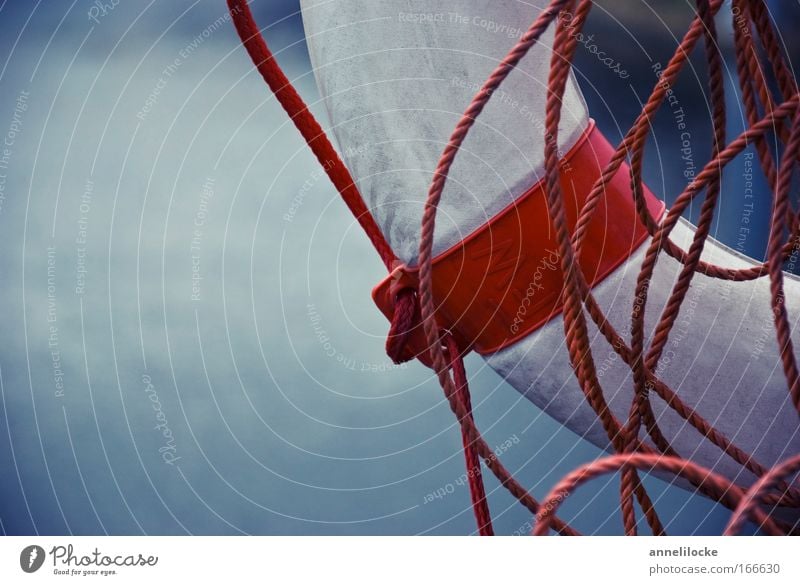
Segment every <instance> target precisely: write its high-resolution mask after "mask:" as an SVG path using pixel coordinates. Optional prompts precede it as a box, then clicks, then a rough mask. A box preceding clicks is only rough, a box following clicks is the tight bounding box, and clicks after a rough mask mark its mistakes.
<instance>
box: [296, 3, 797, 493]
mask: <svg viewBox="0 0 800 585" xmlns="http://www.w3.org/2000/svg"><path fill="white" fill-rule="evenodd" d="M301 4H302V14H303V22H304V26H305V30H306V37H307V41H308V46H309V51H310V54H311V60H312V64H313V67H314V73H315V76H316V80H317V84H318V87H319V91H320V93H321V95H322V97H323V99H324V102H325V105H326V107H327V110H328V114H329V117H330V122H331V129H332V133H333V135H334V136H335V138H336V140H337V141H338V146H339V150H340V152H341V153H342V155H343V158H344V161H345V163H346V165H347V167H348V168H349V169H350V172H351V174H352V175H353V177H354V179H355V181H356V183H357V185H358V187H359V190H360V192H361V194H362V196H363V197H364V199H365V201H366V203H367V205H368V206H369V208H370V210H371V211H372V213H373V215H374V217H375V219H376V221H377V223H378V225H379V226H380V228H381V230H382V232H383V234H384V235H385V237H386V239H387V240H388V242H389V243H390V245H391V247H392V248H393V250H394V251H395V253H396V254H397V255H398V256H399V257H400V258H401V259H402V260H403V261H404V262H405V263H406V264H407V265H408V266H413V265H414V264H415V263H416V260H417V252H418V246H419V229H420V221H421V217H422V210H423V203H424V201H425V196H426V194H427V191H428V187H429V184H430V181H431V177H432V173H433V171H434V169H435V167H436V164H437V161H438V160H439V157H440V155H441V153H442V150H443V148H444V146H445V145H446V143H447V139H448V137H449V136H450V133H451V131H452V129H453V127H454V126H455V124H456V123H457V122H458V120H459V118H460V116H461V115H462V113H463V111H464V108H465V107H466V105H467V104H468V103H469V102H470V100H471V98H472V97H473V96H474V94H475V93H476V91H477V90H478V89H479V88H480V86H481V85H482V84H483V82H484V80H485V79H486V78H487V76H488V75H489V74H490V73H491V71H492V70H493V69H494V67H496V65H497V64H498V62H499V61H500V60H501V59H502V58H503V57H504V56H505V55H506V53H507V51H508V50H509V48H510V47H511V46H512V45H513V43H514V42H515V40H516V39H517V38H518V37H519V36H520V35H521V34H522V33H523V32H524V31H525V29H526V28H527V27H528V25H529V24H530V22H532V20H533V19H534V18H535V16H536V13H537V11H538V9H537V8H534V7H532V6H531V5H530V4H528V3H525V2H517V1H502V2H474V1H473V0H447V1H443V0H442V1H434V2H430V1H426V2H404V3H397V2H392V1H390V0H347V1H331V2H318V0H302V2H301ZM552 41H553V26H551V28H550V29H549V30H548V32H547V33H546V34H545V35H543V37H542V38H541V39H540V41H539V42H538V43H537V45H536V46H534V47H533V49H532V50H531V51H530V52H529V53H528V54H527V55H526V56H525V57H524V58H523V59H522V61H521V62H520V64H519V66H518V67H517V68H516V69H515V70H514V71H513V72H512V73H511V74H510V75H509V76H508V78H507V79H506V80H505V82H504V83H503V84H502V86H501V87H500V89H499V90H498V91H496V92H495V94H494V95H493V96H492V99H491V100H490V101H489V103H488V105H487V106H486V108H485V110H484V111H483V113H482V114H481V116H480V119H479V120H478V121H477V123H476V124H475V126H474V127H473V128H472V130H471V132H470V134H469V135H468V136H467V139H466V141H465V142H464V144H463V147H462V151H461V152H459V154H458V156H457V157H456V160H455V163H454V165H453V167H452V169H451V171H450V173H449V178H448V182H447V184H446V187H445V190H444V193H443V196H442V199H441V203H440V205H439V207H438V216H437V224H436V232H435V240H434V254H435V255H438V254H442V253H444V252H446V251H447V250H449V249H451V248H452V247H453V246H455V245H457V244H458V243H459V242H460V241H463V240H464V239H465V238H468V237H469V236H470V235H471V234H473V233H474V232H475V231H476V230H478V229H479V228H480V227H481V226H483V225H484V224H486V223H487V222H488V221H490V220H491V218H493V217H494V216H496V215H497V214H499V213H501V212H502V211H503V210H504V209H507V208H508V206H509V205H510V204H512V203H513V202H514V201H515V200H517V199H518V198H520V197H522V196H524V195H525V194H526V193H527V192H528V191H529V189H530V188H531V187H532V186H534V185H536V184H537V183H538V182H539V181H540V180H541V179H542V177H543V176H544V149H543V145H542V141H543V139H544V129H545V126H544V112H545V98H544V95H545V88H546V83H547V75H548V71H549V65H550V44H551V43H552ZM591 124H592V123H591V121H590V118H589V114H588V112H587V108H586V105H585V102H584V100H583V97H582V95H581V93H580V90H579V88H578V86H577V84H576V83H575V80H574V79H573V78H570V79H569V80H568V83H567V90H566V93H565V98H564V101H563V109H562V117H561V124H560V128H559V133H558V136H559V147H560V152H561V153H563V155H564V157H565V158H567V157H568V155H569V153H570V152H571V150H572V149H573V147H575V145H576V144H578V143H579V142H580V140H581V137H582V136H585V135H586V133H587V132H590V131H591V130H592V128H591ZM693 234H694V228H693V226H692V225H691V224H689V223H688V222H686V221H681V222H680V223H679V224H678V225H677V227H676V228H675V229H674V230H673V232H672V233H671V238H672V240H673V241H674V242H675V243H676V244H679V245H681V246H682V247H684V249H685V248H686V247H688V244H689V242H690V241H691V238H692V236H693ZM648 241H649V239H647V240H645V241H643V242H641V243H639V242H637V245H636V246H634V247H633V249H631V250H630V251H629V257H628V258H627V259H626V260H625V261H624V262H623V263H622V264H621V265H619V266H617V267H616V268H615V270H613V271H612V272H610V274H607V275H604V277H603V278H602V279H600V280H599V281H598V282H597V283H596V284H595V285H594V287H593V293H594V295H595V297H596V299H597V300H598V302H599V303H600V305H601V307H602V308H603V310H604V311H605V313H606V315H607V316H608V317H609V319H610V321H611V323H612V324H613V325H614V326H615V327H616V328H617V329H618V330H619V331H625V330H626V329H627V328H628V327H629V324H630V315H631V307H632V302H633V297H634V288H635V285H636V277H637V274H638V272H639V269H640V266H641V261H642V257H643V255H644V253H645V250H646V247H647V242H648ZM595 243H596V244H598V245H602V242H595ZM703 259H704V260H707V261H709V262H712V263H715V264H720V265H724V266H727V267H730V268H744V267H749V266H752V265H754V264H755V263H754V261H753V260H751V259H749V258H747V257H744V256H742V255H740V254H738V253H736V252H734V251H732V250H731V249H729V248H727V247H726V246H724V245H722V244H720V243H718V242H716V241H713V240H711V239H709V240H708V242H707V244H706V246H705V251H704V255H703ZM552 264H553V263H552V262H549V261H548V260H547V259H546V258H542V267H541V270H542V271H547V270H550V269H551V265H552ZM680 266H681V265H680V264H679V263H678V262H677V261H675V260H673V259H672V258H671V257H662V258H661V259H660V260H659V262H658V264H657V267H656V270H655V273H654V274H653V278H652V280H651V282H650V285H649V297H648V306H647V320H646V330H647V331H652V328H653V325H654V323H655V320H656V319H657V317H658V316H659V315H660V313H661V310H662V309H663V307H664V305H665V303H666V301H667V298H668V297H669V294H670V292H671V289H672V285H673V284H674V282H675V279H676V277H677V275H678V273H679V270H680ZM784 286H785V300H786V305H787V308H788V310H789V315H790V319H791V324H792V327H793V340H794V343H795V344H796V345H795V347H798V346H800V333H798V325H800V322H798V317H797V316H798V315H800V280H798V279H797V278H796V277H794V276H792V275H789V274H787V275H786V276H785V283H784ZM768 299H769V281H768V280H767V279H763V278H762V279H757V280H751V281H747V282H738V283H732V282H729V281H721V280H717V279H713V278H710V277H706V276H704V275H702V274H697V275H696V276H695V277H694V279H693V281H692V285H691V289H690V290H689V292H688V294H687V297H686V300H685V302H684V304H683V307H682V309H681V312H680V315H679V318H678V321H677V323H676V326H675V329H674V330H673V334H672V335H671V337H670V340H669V343H668V345H667V347H666V348H665V351H664V354H663V357H662V360H661V362H660V365H659V370H658V372H657V374H658V376H659V377H661V378H662V379H663V380H664V381H665V382H667V383H668V384H669V385H670V386H671V387H672V388H674V389H676V391H677V392H678V393H679V395H680V396H681V398H682V399H683V400H684V402H686V403H688V404H691V405H692V406H693V408H694V409H695V410H696V411H697V412H698V413H699V414H701V415H702V416H703V417H704V418H706V419H707V420H708V421H709V422H710V423H711V424H713V425H714V426H715V427H716V428H717V429H719V430H720V431H721V432H722V433H724V434H725V435H726V436H727V437H728V438H729V439H730V440H731V441H733V442H735V443H736V444H737V445H739V446H740V447H741V448H742V449H743V450H744V451H746V452H748V453H751V454H752V455H753V456H754V458H755V459H756V460H758V461H759V462H760V463H762V464H763V465H765V466H767V467H770V466H773V465H775V464H776V463H778V462H780V461H781V460H783V459H785V458H786V457H788V456H789V455H792V454H795V453H798V452H800V424H799V420H798V416H797V412H796V411H795V408H794V407H793V405H792V402H791V400H790V397H789V393H788V391H787V388H786V380H785V377H784V374H783V371H782V369H781V364H780V359H779V350H778V347H777V341H776V336H775V330H774V322H773V314H772V311H771V309H770V306H769V304H768V302H767V300H768ZM589 326H590V331H589V333H590V338H591V340H592V346H591V349H592V353H593V355H594V357H595V362H596V364H597V369H598V375H599V376H600V381H601V383H602V386H603V389H604V392H605V395H606V399H607V401H608V404H609V406H610V408H611V410H612V411H613V412H614V414H615V415H616V416H617V417H618V418H619V419H620V420H625V419H626V418H627V415H628V410H629V408H630V404H631V398H632V392H633V383H632V382H631V379H630V368H629V367H627V366H626V365H624V364H622V363H621V361H620V359H619V358H618V356H617V354H616V353H615V351H614V350H613V348H611V347H610V346H609V345H608V343H607V341H606V340H605V338H604V337H603V336H602V335H601V334H599V333H598V331H597V329H596V328H595V327H594V324H593V323H591V321H590V323H589ZM484 357H485V359H486V361H487V362H488V364H489V365H490V366H491V367H492V368H493V369H495V370H496V371H497V372H498V373H499V374H500V375H502V376H503V377H504V378H505V379H506V380H507V381H508V382H509V383H510V384H511V385H512V386H513V387H514V388H516V389H517V390H518V391H519V392H521V393H523V394H524V395H525V396H526V397H527V398H529V399H530V400H531V401H532V402H533V403H534V404H536V405H537V406H538V407H539V408H541V409H542V410H543V411H544V412H545V413H547V414H548V415H550V416H551V417H553V418H554V419H556V420H557V421H559V422H560V423H562V424H563V425H565V426H567V427H568V428H570V429H571V430H573V431H574V432H575V433H577V434H578V435H580V436H581V437H584V438H586V439H588V440H589V441H591V442H592V443H594V444H595V445H598V446H600V447H601V448H604V449H605V448H609V440H608V437H607V435H606V433H605V432H604V430H603V428H602V427H601V425H600V423H599V421H598V419H597V416H596V415H595V412H594V411H593V410H592V409H591V408H590V406H589V404H588V403H587V402H586V399H585V397H584V395H583V393H582V391H581V390H580V388H579V386H578V384H577V383H576V380H575V375H574V373H573V369H572V367H571V365H570V361H569V357H568V354H567V350H566V347H565V342H564V328H563V322H562V319H561V317H560V316H555V317H553V318H552V319H550V320H549V321H548V322H547V323H545V324H544V325H542V326H541V327H539V328H538V329H537V330H536V331H535V332H533V333H531V334H529V335H527V336H525V337H524V338H522V339H519V340H517V341H515V342H514V343H513V344H511V345H508V346H506V347H504V348H503V349H501V350H500V351H496V352H491V353H485V354H484ZM652 405H653V409H654V412H655V415H656V417H657V420H658V424H659V426H660V428H661V430H662V431H663V434H664V436H665V438H666V439H667V440H668V441H669V443H670V444H671V445H672V446H673V447H674V448H675V450H676V451H677V452H678V453H680V454H681V455H683V456H684V457H687V458H690V459H692V460H693V461H695V462H697V463H699V464H701V465H703V466H705V467H707V468H709V469H711V470H714V471H716V472H718V473H719V474H721V475H724V476H725V477H727V478H729V479H731V480H733V481H735V482H736V483H738V484H740V485H745V486H747V485H751V484H752V483H753V482H754V481H755V480H756V476H755V475H754V474H753V473H751V472H750V471H749V470H747V469H744V468H743V467H742V466H741V465H740V464H739V463H737V462H735V461H734V460H732V459H731V458H730V457H728V456H726V455H725V454H724V453H723V452H722V451H721V450H720V449H719V448H718V447H717V446H715V445H713V444H712V443H710V442H709V441H708V440H707V439H706V438H705V437H703V436H702V435H701V434H700V433H699V432H698V431H697V430H695V429H694V428H693V427H692V426H690V425H689V424H687V423H686V421H685V420H683V419H682V418H681V417H680V416H678V415H677V414H676V413H675V412H674V411H673V410H671V409H670V408H669V407H668V406H667V405H666V404H665V403H664V402H663V401H662V400H661V399H659V398H658V397H653V398H652Z"/></svg>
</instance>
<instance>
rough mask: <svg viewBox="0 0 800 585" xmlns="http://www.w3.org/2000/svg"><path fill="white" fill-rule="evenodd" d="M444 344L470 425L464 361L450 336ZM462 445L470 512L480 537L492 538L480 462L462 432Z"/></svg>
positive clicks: (473, 448) (445, 336)
mask: <svg viewBox="0 0 800 585" xmlns="http://www.w3.org/2000/svg"><path fill="white" fill-rule="evenodd" d="M444 343H445V347H446V348H447V357H448V358H449V360H450V369H451V370H452V371H453V380H454V382H455V385H456V398H457V399H458V401H459V402H460V403H461V407H462V408H463V410H464V412H465V413H466V415H465V416H467V417H469V419H470V421H471V422H472V424H475V421H474V419H473V418H472V400H471V399H470V395H469V385H468V383H467V373H466V371H465V370H464V360H463V359H462V355H461V351H460V350H459V349H458V344H457V343H456V341H455V339H453V336H452V335H444ZM461 438H462V442H463V444H464V459H465V460H466V464H467V480H468V482H469V492H470V495H471V497H472V511H473V512H474V513H475V520H476V521H477V523H478V533H479V534H480V535H481V536H493V535H494V531H493V529H492V515H491V513H490V512H489V503H488V502H487V501H486V491H485V490H484V487H483V476H482V474H481V460H480V459H479V458H478V451H477V449H476V448H475V445H474V444H473V443H472V441H471V440H470V438H469V435H468V434H467V433H465V432H464V431H463V430H462V432H461Z"/></svg>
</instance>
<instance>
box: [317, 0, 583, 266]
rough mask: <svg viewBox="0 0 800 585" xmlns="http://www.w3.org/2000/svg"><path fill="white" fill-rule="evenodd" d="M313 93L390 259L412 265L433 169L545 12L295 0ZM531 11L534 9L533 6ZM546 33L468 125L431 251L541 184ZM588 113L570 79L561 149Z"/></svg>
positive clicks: (457, 2) (457, 4) (454, 3)
mask: <svg viewBox="0 0 800 585" xmlns="http://www.w3.org/2000/svg"><path fill="white" fill-rule="evenodd" d="M301 4H302V7H303V23H304V25H305V29H306V37H307V42H308V46H309V51H310V53H311V62H312V65H313V66H314V73H315V75H316V79H317V84H318V85H319V89H320V93H321V94H322V96H323V97H324V98H325V105H326V107H327V109H328V113H329V115H330V120H331V122H332V124H333V134H334V136H335V137H336V139H337V141H338V146H339V151H340V152H341V153H342V155H343V157H344V160H345V162H346V163H347V166H348V167H349V168H350V171H351V173H352V174H353V176H354V179H355V180H356V182H357V183H358V187H359V189H360V190H361V193H362V195H363V196H364V199H365V201H366V202H367V204H368V205H369V206H370V208H371V209H372V211H373V213H374V214H375V218H376V220H377V221H378V223H379V224H380V226H381V227H382V229H383V231H384V233H385V234H386V236H387V238H388V240H389V243H390V244H391V245H392V247H393V248H394V250H395V252H396V253H397V255H398V256H399V257H401V258H402V259H403V260H404V261H406V262H409V263H413V262H414V261H415V260H416V256H417V233H418V232H419V225H420V220H421V216H422V207H423V202H424V200H425V195H426V194H427V192H428V187H429V186H430V182H431V177H432V173H433V170H434V169H435V167H436V162H437V161H438V160H439V157H440V155H441V153H442V150H443V149H444V147H445V144H446V142H447V139H448V138H449V136H450V134H451V132H452V131H453V128H454V127H455V125H456V123H457V122H458V120H459V118H460V117H461V114H462V113H463V111H464V109H465V108H466V107H467V105H468V104H469V102H470V100H471V99H472V97H473V96H474V95H475V93H476V92H477V90H478V89H479V88H480V85H481V84H483V82H484V81H485V80H486V77H487V76H488V75H489V74H490V73H491V71H492V70H493V69H494V68H495V67H496V66H497V65H498V63H499V62H500V61H501V60H502V59H503V57H505V55H506V53H507V52H508V51H509V49H510V48H511V47H512V46H513V45H514V43H515V41H516V40H517V38H518V37H519V36H520V35H521V34H522V33H523V32H524V30H525V29H526V28H527V27H528V26H529V25H530V23H531V22H533V20H534V18H535V17H536V15H537V14H538V13H539V12H540V10H541V6H543V3H542V2H540V1H538V0H537V1H536V2H533V3H525V2H518V1H516V0H515V1H511V2H508V1H506V2H496V1H492V2H475V1H474V0H436V1H410V2H394V1H382V0H378V1H376V0H347V1H342V0H334V1H320V0H303V1H302V2H301ZM537 6H538V7H537ZM552 32H553V31H552V28H551V29H550V30H549V31H548V33H549V34H546V35H544V38H543V39H542V46H537V47H534V48H533V49H532V50H531V52H530V53H529V54H528V55H527V56H526V57H525V59H523V61H522V62H521V63H520V67H519V68H518V69H517V70H515V71H514V72H513V73H512V74H511V75H509V77H508V78H507V79H506V81H505V82H504V84H503V85H502V87H501V88H500V90H498V91H497V92H496V94H495V95H494V96H493V97H492V100H491V101H490V102H489V104H488V106H487V107H486V110H485V111H484V112H483V113H482V114H481V116H480V117H479V118H478V121H477V124H476V126H475V127H474V128H473V130H472V131H471V132H470V134H469V136H468V137H467V140H466V141H465V143H464V145H463V150H462V152H461V153H460V154H459V156H458V157H457V159H456V162H455V164H454V165H453V168H452V170H451V172H450V175H449V178H448V182H447V186H446V187H445V190H444V194H443V197H442V203H441V205H440V207H439V215H438V218H437V226H436V228H437V231H436V241H435V245H434V253H438V252H441V251H442V250H444V249H446V248H447V247H449V246H450V245H452V244H453V243H455V242H457V241H459V240H460V239H461V238H462V237H463V236H464V235H466V234H467V233H469V232H471V231H473V230H474V229H475V228H476V227H478V226H480V225H482V224H483V223H484V222H485V221H486V219H487V218H488V217H491V216H492V215H494V214H495V213H497V212H498V211H500V210H501V209H502V208H503V207H505V206H506V205H508V204H509V203H510V202H511V201H512V200H513V198H515V197H517V196H519V195H521V194H522V193H523V192H524V191H525V190H526V189H528V188H529V187H530V186H531V185H532V184H533V183H535V182H536V181H538V180H539V179H540V178H541V176H542V170H543V154H544V150H543V148H542V139H543V136H544V101H543V100H542V97H541V96H542V95H543V91H544V89H543V88H544V85H545V84H544V82H545V81H546V79H547V70H548V67H549V54H550V50H549V48H548V46H549V45H550V43H551V42H552V37H553V35H552ZM587 122H588V116H587V113H586V106H585V104H584V102H583V98H582V96H581V95H580V94H579V92H578V90H577V87H576V86H575V84H574V82H573V81H572V80H570V83H569V85H568V91H567V93H566V97H565V103H564V113H563V120H562V124H561V128H560V129H559V135H560V136H561V137H562V146H563V147H564V150H566V149H568V148H569V146H571V145H572V143H573V142H574V141H575V139H576V138H577V137H578V136H580V133H581V131H582V130H583V129H584V128H585V127H586V125H587Z"/></svg>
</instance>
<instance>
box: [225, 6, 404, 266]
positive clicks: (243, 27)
mask: <svg viewBox="0 0 800 585" xmlns="http://www.w3.org/2000/svg"><path fill="white" fill-rule="evenodd" d="M228 10H229V11H230V14H231V18H232V20H233V24H234V25H235V26H236V31H237V32H238V33H239V38H240V39H241V40H242V44H243V45H244V48H245V49H247V53H248V54H249V55H250V58H251V59H252V60H253V63H254V64H255V66H256V68H257V69H258V72H259V73H260V74H261V77H263V78H264V81H266V83H267V85H268V86H269V89H270V90H271V91H272V93H273V94H274V95H275V97H276V98H277V99H278V101H279V102H280V104H281V106H283V109H284V110H286V113H287V114H289V117H290V118H291V119H292V122H294V125H295V126H296V127H297V129H298V130H299V131H300V134H301V135H302V136H303V138H304V139H305V141H306V143H307V144H308V146H309V148H311V150H312V152H313V153H314V156H316V157H317V160H318V161H319V164H321V165H322V168H323V169H325V172H326V173H327V174H328V177H329V178H330V180H331V182H332V183H333V185H334V186H335V187H336V190H337V191H339V193H340V194H341V196H342V199H343V200H344V202H345V203H346V204H347V207H348V209H350V212H351V213H352V214H353V217H355V218H356V220H358V223H359V224H361V227H362V228H363V229H364V232H366V234H367V237H368V238H369V240H370V242H372V245H373V246H374V247H375V250H376V251H377V252H378V254H379V255H380V257H381V260H383V263H384V264H385V265H386V268H387V269H388V270H391V269H392V267H393V265H394V263H395V262H396V260H397V257H396V256H395V255H394V252H393V251H392V249H391V247H390V246H389V244H388V243H387V242H386V239H385V238H384V237H383V233H381V230H380V228H379V227H378V224H376V223H375V219H374V218H373V217H372V214H371V213H370V212H369V209H367V206H366V205H365V204H364V200H363V199H362V198H361V194H360V193H359V192H358V188H357V187H356V185H355V183H354V182H353V177H352V176H351V175H350V171H348V170H347V167H346V166H345V164H344V163H343V162H342V159H341V158H339V153H337V152H336V149H335V148H334V147H333V145H332V144H331V142H330V140H328V137H327V135H326V134H325V131H324V130H323V129H322V127H321V126H320V125H319V122H317V120H316V118H314V115H313V114H312V113H311V112H310V111H309V109H308V106H307V105H306V103H305V102H304V101H303V98H301V97H300V95H299V94H298V93H297V90H295V88H294V86H293V85H292V83H291V82H290V81H289V79H288V78H287V77H286V75H285V74H284V72H283V70H282V69H281V68H280V66H279V65H278V62H277V61H276V60H275V57H274V56H273V55H272V52H271V51H270V50H269V47H267V43H266V42H265V41H264V37H262V36H261V32H260V31H259V30H258V26H257V25H256V23H255V21H254V20H253V14H252V13H251V12H250V7H249V6H248V4H247V0H228Z"/></svg>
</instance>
